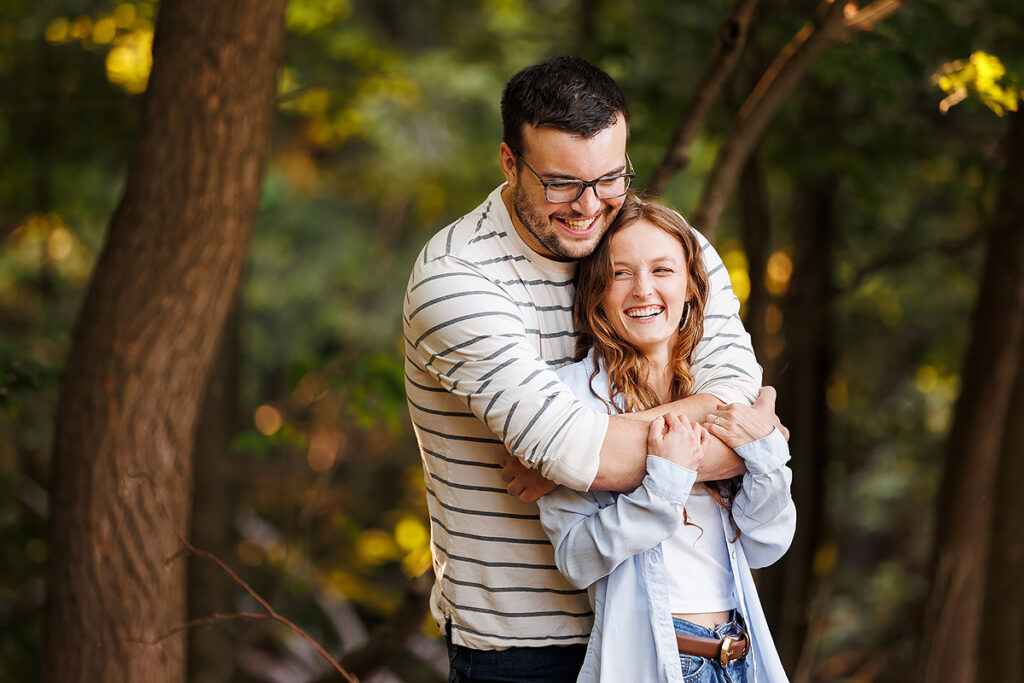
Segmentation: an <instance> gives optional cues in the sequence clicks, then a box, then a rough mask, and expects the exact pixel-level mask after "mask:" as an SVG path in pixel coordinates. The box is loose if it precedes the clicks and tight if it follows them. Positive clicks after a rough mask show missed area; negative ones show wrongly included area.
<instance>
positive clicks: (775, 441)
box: [733, 427, 789, 474]
mask: <svg viewBox="0 0 1024 683" xmlns="http://www.w3.org/2000/svg"><path fill="white" fill-rule="evenodd" d="M733 450H735V451H736V455H738V456H740V457H741V458H743V462H744V463H745V464H746V466H747V471H748V472H750V473H751V474H767V473H768V472H774V471H775V470H777V469H779V468H780V467H783V466H784V465H785V464H786V463H787V462H789V444H788V443H786V439H785V437H783V436H782V432H780V431H779V429H778V428H777V427H776V428H773V429H772V431H771V432H770V433H769V434H768V435H767V436H764V437H762V438H760V439H758V440H757V441H751V442H750V443H748V444H743V445H742V446H737V447H736V448H735V449H733Z"/></svg>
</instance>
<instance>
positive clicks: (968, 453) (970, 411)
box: [921, 112, 1024, 683]
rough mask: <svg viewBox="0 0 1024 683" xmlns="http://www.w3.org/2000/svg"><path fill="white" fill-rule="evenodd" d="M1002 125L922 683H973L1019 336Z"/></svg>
mask: <svg viewBox="0 0 1024 683" xmlns="http://www.w3.org/2000/svg"><path fill="white" fill-rule="evenodd" d="M1009 118H1010V132H1009V136H1008V138H1007V147H1006V150H1005V151H1006V155H1007V156H1006V158H1007V168H1006V174H1005V178H1004V182H1003V185H1002V187H1001V188H1000V192H999V200H998V202H997V207H996V213H995V216H994V219H993V222H994V225H993V228H994V229H993V230H992V232H991V234H990V236H989V241H988V253H987V255H986V258H985V265H984V270H983V271H982V281H981V287H980V289H979V291H978V305H977V308H976V309H975V312H974V321H973V323H972V330H971V341H970V345H969V347H968V349H967V355H966V357H965V359H964V364H963V369H962V371H961V391H960V397H959V399H958V400H957V405H956V411H955V413H954V418H953V427H952V430H951V432H950V437H949V443H948V451H947V456H946V458H947V460H946V467H945V470H944V473H943V480H942V487H941V491H940V494H939V499H938V501H937V515H936V523H935V539H936V545H935V554H934V557H933V563H932V580H931V582H930V586H931V591H930V593H929V595H928V598H927V602H926V604H925V613H924V624H923V625H924V630H923V640H922V644H921V650H922V651H921V661H922V663H923V665H924V677H923V680H925V681H936V682H939V681H958V683H969V682H970V681H974V680H976V679H975V669H976V667H977V661H978V656H979V650H978V638H979V636H980V627H981V613H982V603H983V600H984V594H985V585H984V582H985V562H986V561H987V559H988V555H989V540H990V532H991V522H992V511H993V506H992V499H993V489H994V487H995V484H996V470H997V466H998V463H999V444H1000V440H1001V437H1002V433H1003V426H1004V424H1005V423H1006V418H1007V414H1008V409H1009V405H1010V393H1011V390H1012V388H1013V383H1014V378H1015V376H1016V374H1017V368H1018V365H1019V363H1020V348H1021V339H1022V337H1024V268H1022V267H1021V264H1024V113H1020V112H1017V113H1014V114H1012V115H1010V117H1009ZM989 635H993V634H991V633H989ZM999 640H1000V642H1002V638H1001V637H1000V638H999ZM987 655H988V652H986V656H987ZM996 656H1008V655H1005V654H998V655H996Z"/></svg>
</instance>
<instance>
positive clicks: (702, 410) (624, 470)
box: [590, 394, 746, 491]
mask: <svg viewBox="0 0 1024 683" xmlns="http://www.w3.org/2000/svg"><path fill="white" fill-rule="evenodd" d="M719 403H720V401H719V400H718V398H716V397H715V396H712V395H711V394H695V395H693V396H688V397H686V398H683V399H679V400H678V401H673V402H672V403H667V404H665V405H663V406H659V407H657V408H651V409H650V410H644V411H641V412H638V413H626V414H624V415H613V416H612V417H611V418H610V419H609V421H608V432H607V433H606V434H605V438H604V443H602V445H601V452H600V458H601V462H600V465H599V466H598V468H597V476H596V477H595V478H594V483H593V484H591V486H590V489H591V490H602V491H632V490H633V489H634V488H636V487H637V486H639V485H640V482H641V480H643V478H644V472H645V469H644V466H645V463H646V461H647V429H648V426H649V425H650V422H651V420H653V419H655V418H656V417H659V416H661V415H664V414H665V413H674V414H679V415H683V416H684V417H686V418H687V419H690V420H695V421H698V422H699V421H701V420H703V419H704V417H705V416H706V415H707V414H708V413H709V412H710V411H712V410H714V409H715V408H716V407H717V406H718V405H719ZM744 472H746V467H745V466H744V464H743V459H742V458H740V457H739V456H737V455H736V453H734V452H733V450H732V449H731V448H729V447H728V446H726V445H725V444H724V443H722V442H721V441H719V440H718V439H716V438H712V439H711V440H710V441H709V443H708V447H707V451H706V454H705V456H704V460H703V461H702V462H701V465H700V467H699V468H698V469H697V481H715V480H718V479H729V478H731V477H734V476H736V475H739V474H743V473H744Z"/></svg>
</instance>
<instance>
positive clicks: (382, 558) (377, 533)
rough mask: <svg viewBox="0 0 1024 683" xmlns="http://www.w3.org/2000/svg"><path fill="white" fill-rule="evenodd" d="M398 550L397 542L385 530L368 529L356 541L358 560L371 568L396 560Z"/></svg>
mask: <svg viewBox="0 0 1024 683" xmlns="http://www.w3.org/2000/svg"><path fill="white" fill-rule="evenodd" d="M397 550H398V548H397V546H396V545H395V540H394V539H393V538H392V537H391V534H389V533H388V532H386V531H384V530H383V529H367V530H366V531H364V532H363V533H361V534H360V535H359V538H358V539H357V540H356V558H357V559H358V560H359V561H360V562H363V563H364V564H367V565H370V566H374V565H379V564H383V563H385V562H387V561H388V560H391V559H394V558H395V557H396V556H397V554H398V552H397Z"/></svg>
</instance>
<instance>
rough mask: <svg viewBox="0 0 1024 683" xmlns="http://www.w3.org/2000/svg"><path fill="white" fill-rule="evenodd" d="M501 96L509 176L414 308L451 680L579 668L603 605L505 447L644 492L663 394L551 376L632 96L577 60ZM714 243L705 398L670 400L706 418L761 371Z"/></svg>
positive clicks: (408, 326) (411, 349)
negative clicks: (511, 476)
mask: <svg viewBox="0 0 1024 683" xmlns="http://www.w3.org/2000/svg"><path fill="white" fill-rule="evenodd" d="M501 110H502V121H503V125H504V141H503V142H502V143H501V145H500V147H499V158H500V161H501V167H502V171H503V172H504V175H505V180H506V183H505V184H504V185H503V186H501V187H499V188H497V189H495V190H494V191H493V192H492V193H491V194H490V196H489V197H488V198H487V199H486V200H485V201H484V202H483V204H481V205H480V206H479V207H477V208H476V209H474V210H473V211H472V212H470V213H468V214H466V215H465V216H463V217H462V218H460V219H459V220H457V221H455V222H454V223H453V224H451V225H450V226H448V227H447V228H445V229H444V230H442V231H441V232H439V233H438V234H437V235H435V236H434V238H433V239H431V240H430V242H428V243H427V245H426V247H424V249H423V251H422V252H421V254H420V256H419V258H418V259H417V262H416V264H415V266H414V268H413V273H412V276H411V278H410V280H409V287H408V290H407V296H406V300H405V306H404V315H403V321H404V329H405V340H406V390H407V393H408V399H409V412H410V416H411V418H412V422H413V426H414V429H415V431H416V435H417V438H418V440H419V444H420V452H421V456H422V459H423V469H424V478H425V481H426V485H427V502H428V508H429V511H430V518H431V535H432V544H433V555H434V571H435V574H436V576H437V582H436V583H435V585H434V589H433V591H432V595H431V609H432V612H433V614H434V617H435V618H436V619H437V621H438V623H439V624H442V626H443V627H444V629H445V632H446V637H447V639H448V642H449V655H450V658H451V662H452V673H451V680H453V681H484V680H510V681H520V680H522V681H528V680H534V681H562V680H565V681H572V680H575V678H576V674H577V672H578V671H579V667H580V664H581V663H582V660H583V656H584V653H585V643H586V641H587V637H588V635H589V632H590V628H591V625H592V620H593V615H592V613H591V611H590V608H589V604H588V601H587V596H586V593H585V592H584V591H579V590H574V589H573V588H572V587H571V586H570V585H569V584H568V583H567V582H566V581H565V580H564V579H563V578H562V576H561V575H560V574H559V573H558V570H557V569H556V567H555V565H554V561H553V551H552V548H551V546H550V544H549V543H548V541H547V538H546V536H545V535H544V531H543V529H542V528H541V526H540V523H539V520H538V513H537V508H536V505H534V504H532V503H529V502H525V499H526V498H529V496H524V500H520V499H518V498H516V497H512V496H509V495H507V493H506V486H505V482H504V481H503V480H502V476H501V474H502V462H503V460H502V455H503V452H504V449H505V448H507V449H508V452H510V453H512V454H513V455H514V456H515V457H516V458H517V459H518V460H519V461H521V462H522V463H523V464H525V465H526V467H528V468H530V469H533V470H538V471H539V472H540V474H542V475H544V477H546V478H548V479H550V480H552V481H554V482H556V483H559V484H564V485H566V486H570V487H572V488H576V489H578V490H585V489H588V488H591V487H593V488H602V489H619V490H623V489H630V488H632V487H635V486H636V485H637V484H638V483H639V482H640V480H641V479H642V477H643V474H644V462H645V456H646V438H647V431H648V422H649V421H650V420H651V419H653V418H654V417H656V415H657V414H660V412H663V411H664V408H665V407H663V409H662V410H661V411H659V412H658V413H657V414H650V415H646V414H642V413H641V414H636V415H630V416H621V415H615V416H611V417H609V416H607V415H603V414H598V413H595V412H592V411H590V410H588V409H586V408H584V407H583V406H582V405H581V404H580V403H579V402H578V401H577V400H576V399H575V398H574V396H573V394H572V393H571V391H569V389H568V388H567V387H565V386H564V385H562V384H561V382H559V380H558V378H557V376H556V374H555V370H556V369H557V368H558V367H560V366H562V365H564V364H566V363H568V362H570V361H572V360H573V356H574V353H575V349H574V344H575V336H576V335H575V333H574V331H573V329H572V314H571V312H572V301H573V286H572V280H573V274H574V270H575V261H576V260H578V259H580V258H582V257H584V256H586V255H588V254H589V253H590V252H591V251H593V249H594V248H595V247H596V245H597V243H598V242H599V240H600V239H601V236H602V235H603V234H604V232H605V230H606V229H607V228H608V226H609V224H610V223H611V222H612V221H613V220H614V218H615V215H616V214H617V212H618V210H619V208H620V207H621V205H622V202H623V197H624V195H625V193H626V190H627V189H628V187H629V182H630V179H631V178H632V175H633V173H632V171H633V169H632V166H631V164H630V161H629V158H628V156H627V154H626V141H627V139H628V137H629V110H628V108H627V106H626V101H625V97H624V96H623V94H622V91H621V90H620V89H619V87H618V85H617V84H616V83H615V82H614V81H613V80H612V79H611V78H610V77H609V76H608V75H607V74H605V73H604V72H603V71H601V70H600V69H598V68H597V67H595V66H593V65H592V64H590V63H588V62H586V61H584V60H581V59H575V58H568V57H561V58H555V59H551V60H547V61H544V62H541V63H539V64H535V65H533V66H531V67H527V68H526V69H524V70H522V71H521V72H519V73H518V74H516V75H515V76H514V77H513V78H512V79H511V80H510V81H509V83H508V84H507V85H506V87H505V91H504V93H503V95H502V102H501ZM701 242H702V246H703V247H704V250H705V255H706V256H705V260H706V264H707V266H708V271H709V273H710V276H711V288H712V291H711V295H710V298H709V301H708V305H707V311H706V319H705V337H704V339H703V340H702V341H701V343H700V345H698V347H697V351H696V354H695V362H694V364H693V365H694V370H695V392H694V394H695V395H694V396H691V397H689V398H687V399H684V400H682V401H677V402H675V403H673V404H672V405H671V407H670V409H671V410H672V411H673V412H679V413H682V414H686V415H687V416H688V417H690V418H695V419H702V418H703V417H704V416H705V415H706V414H707V413H708V412H710V410H713V409H714V408H715V406H716V405H717V404H718V403H720V402H725V403H730V402H735V401H743V402H746V403H750V402H751V401H752V400H753V399H754V397H755V396H756V395H757V391H758V388H759V387H760V383H761V372H760V367H759V366H758V365H757V362H756V360H755V358H754V355H753V352H752V350H751V348H750V341H749V337H748V336H747V334H746V332H745V331H744V330H743V326H742V324H741V323H740V321H739V318H738V315H737V313H738V310H739V303H738V302H737V301H736V298H735V296H733V294H732V291H731V288H730V287H729V278H728V274H727V272H726V271H725V269H724V267H723V266H722V263H721V260H720V259H719V258H718V255H717V254H715V252H714V250H713V249H712V248H711V247H710V245H708V244H707V242H706V241H705V240H703V238H701ZM644 418H646V419H644ZM705 463H706V464H705V466H704V468H703V469H702V472H701V479H718V478H722V477H724V476H729V475H731V474H734V473H736V472H737V471H742V466H741V465H740V464H739V460H738V459H737V458H736V456H735V454H733V453H732V452H731V451H729V450H728V449H727V448H725V446H724V445H722V444H721V443H720V442H716V448H714V449H711V450H710V452H709V454H708V456H707V457H706V458H705ZM521 489H522V486H521V485H520V484H518V483H517V482H513V484H512V485H510V486H509V490H510V492H513V493H518V492H519V491H520V490H521Z"/></svg>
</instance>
